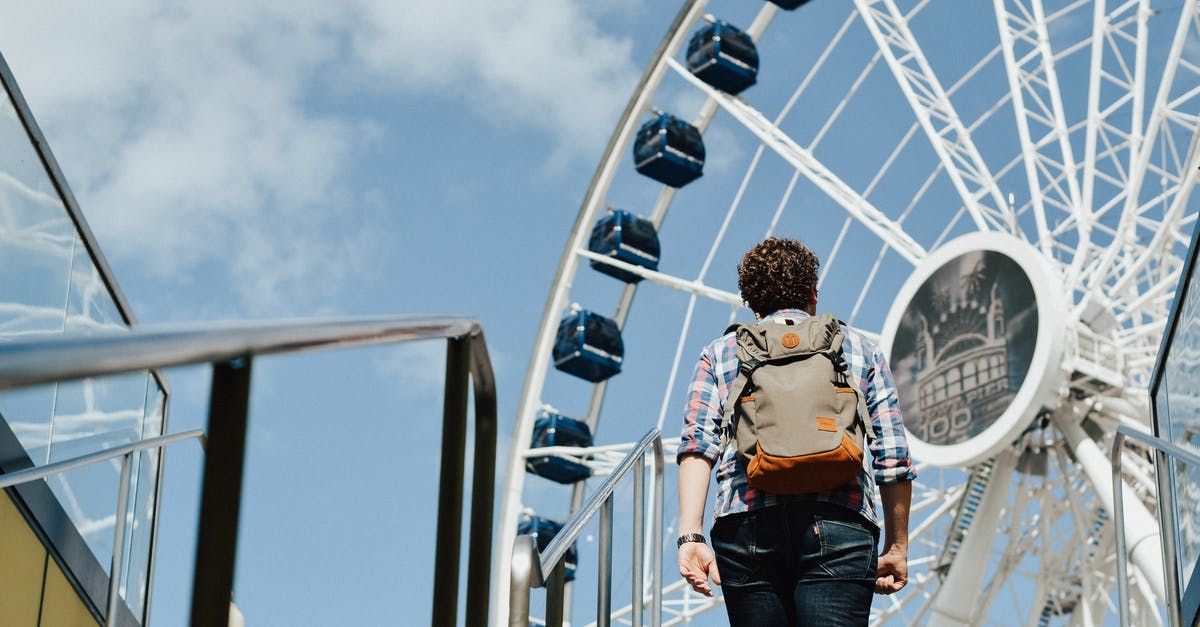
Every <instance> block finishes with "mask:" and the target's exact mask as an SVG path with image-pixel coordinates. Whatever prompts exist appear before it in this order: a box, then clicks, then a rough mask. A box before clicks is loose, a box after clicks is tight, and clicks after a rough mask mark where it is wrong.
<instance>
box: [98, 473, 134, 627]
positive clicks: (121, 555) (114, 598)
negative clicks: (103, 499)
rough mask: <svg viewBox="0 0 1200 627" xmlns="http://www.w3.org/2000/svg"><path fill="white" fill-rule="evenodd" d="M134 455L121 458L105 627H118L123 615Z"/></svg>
mask: <svg viewBox="0 0 1200 627" xmlns="http://www.w3.org/2000/svg"><path fill="white" fill-rule="evenodd" d="M132 459H133V453H126V454H124V455H122V456H121V485H120V486H119V487H118V488H117V518H116V523H115V524H114V525H113V527H114V529H113V556H112V567H111V568H110V569H109V573H108V609H107V611H106V613H105V616H104V625H105V627H116V624H117V618H118V617H119V616H120V615H121V612H120V611H119V610H120V609H121V605H120V604H121V570H122V568H121V566H122V564H123V563H124V561H125V511H126V510H127V509H128V508H129V474H130V466H131V465H132Z"/></svg>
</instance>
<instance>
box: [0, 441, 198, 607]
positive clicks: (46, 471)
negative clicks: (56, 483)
mask: <svg viewBox="0 0 1200 627" xmlns="http://www.w3.org/2000/svg"><path fill="white" fill-rule="evenodd" d="M192 439H195V440H198V441H199V442H200V446H201V447H203V446H204V430H203V429H191V430H189V431H182V432H180V433H173V434H171V435H162V436H158V437H154V438H146V439H143V440H138V441H137V442H130V443H129V444H124V445H121V446H115V447H112V448H109V449H105V450H102V451H96V452H95V453H89V454H87V455H81V456H79V457H75V458H73V459H65V460H63V461H59V462H54V463H52V464H46V465H44V466H37V467H34V468H27V469H25V470H20V471H17V472H12V473H7V474H3V475H0V490H2V489H4V488H11V487H13V486H17V485H21V484H22V483H29V482H30V481H37V480H38V479H46V478H47V477H53V476H54V475H58V474H62V473H64V472H67V471H70V470H75V469H76V468H83V467H84V466H91V465H92V464H96V463H99V462H102V461H107V460H110V459H115V458H117V457H120V458H121V484H120V486H118V488H117V515H116V519H115V523H114V525H113V526H114V529H113V554H112V563H111V565H110V567H109V575H108V604H107V605H106V606H105V610H104V624H105V626H106V627H114V626H115V625H116V624H117V617H118V616H120V612H118V611H117V610H118V609H119V607H120V606H119V605H118V604H119V603H120V602H121V573H122V570H123V568H124V557H125V550H124V549H125V518H126V514H125V512H126V511H127V510H128V508H129V484H130V483H131V482H130V472H131V471H130V468H131V465H132V463H133V454H134V453H137V452H139V451H145V450H148V449H158V448H164V447H166V446H167V445H169V444H174V443H176V442H182V441H184V440H192Z"/></svg>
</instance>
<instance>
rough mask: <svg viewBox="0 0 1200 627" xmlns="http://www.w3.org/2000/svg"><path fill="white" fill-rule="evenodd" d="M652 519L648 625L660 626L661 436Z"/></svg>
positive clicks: (658, 438)
mask: <svg viewBox="0 0 1200 627" xmlns="http://www.w3.org/2000/svg"><path fill="white" fill-rule="evenodd" d="M653 507H654V517H653V519H652V520H653V522H652V523H651V526H650V534H651V536H650V593H651V594H652V595H653V596H651V597H650V598H651V601H650V625H651V627H660V625H662V568H663V565H662V560H663V445H662V434H661V433H660V434H658V435H656V436H655V437H654V505H653Z"/></svg>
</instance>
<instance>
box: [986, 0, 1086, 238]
mask: <svg viewBox="0 0 1200 627" xmlns="http://www.w3.org/2000/svg"><path fill="white" fill-rule="evenodd" d="M1078 4H1079V3H1075V6H1078ZM993 6H994V8H995V12H996V23H997V26H998V27H999V29H1000V43H1001V45H1002V46H1003V48H1004V64H1005V68H1006V69H1007V73H1008V81H1009V90H1010V91H1011V92H1012V104H1013V111H1014V113H1015V114H1016V123H1017V136H1018V138H1019V139H1020V141H1021V150H1022V153H1023V157H1024V163H1025V175H1026V179H1027V181H1028V184H1029V193H1030V200H1031V201H1032V203H1033V214H1034V218H1035V224H1036V226H1037V245H1038V247H1039V248H1041V249H1042V251H1043V253H1045V254H1046V255H1047V256H1048V257H1053V256H1054V251H1052V247H1053V245H1054V242H1055V240H1054V239H1053V238H1052V237H1051V233H1050V229H1049V223H1048V221H1047V204H1052V205H1054V206H1056V207H1057V208H1058V209H1059V210H1060V211H1063V212H1065V213H1067V214H1068V215H1070V216H1072V217H1074V218H1076V220H1077V221H1079V218H1080V213H1081V212H1082V211H1083V206H1082V203H1081V200H1080V192H1079V186H1078V183H1077V181H1076V172H1075V157H1074V154H1073V153H1072V150H1071V146H1070V137H1069V131H1068V129H1067V123H1066V117H1065V114H1064V113H1063V105H1062V95H1061V94H1060V93H1059V87H1058V76H1057V74H1056V72H1055V67H1054V60H1053V59H1054V54H1053V51H1052V50H1051V49H1050V35H1049V32H1048V30H1047V24H1046V22H1047V20H1046V15H1045V11H1044V10H1043V8H1042V3H1041V0H994V1H993ZM1070 8H1071V7H1068V10H1069V9H1070ZM1060 181H1065V182H1066V184H1067V189H1066V190H1063V189H1062V187H1061V186H1060V184H1059V183H1060ZM1086 236H1087V234H1086V233H1085V232H1082V231H1081V232H1080V233H1079V238H1080V241H1081V242H1082V241H1085V240H1084V238H1085V237H1086Z"/></svg>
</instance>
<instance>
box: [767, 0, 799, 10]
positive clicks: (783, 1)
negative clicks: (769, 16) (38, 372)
mask: <svg viewBox="0 0 1200 627" xmlns="http://www.w3.org/2000/svg"><path fill="white" fill-rule="evenodd" d="M770 2H771V4H774V5H776V6H778V7H779V8H781V9H787V10H788V11H791V10H792V9H795V8H796V7H799V6H803V5H805V4H808V0H770Z"/></svg>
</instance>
